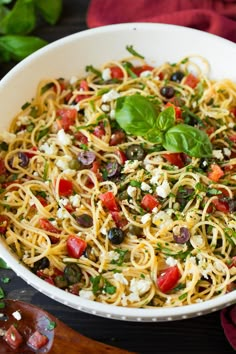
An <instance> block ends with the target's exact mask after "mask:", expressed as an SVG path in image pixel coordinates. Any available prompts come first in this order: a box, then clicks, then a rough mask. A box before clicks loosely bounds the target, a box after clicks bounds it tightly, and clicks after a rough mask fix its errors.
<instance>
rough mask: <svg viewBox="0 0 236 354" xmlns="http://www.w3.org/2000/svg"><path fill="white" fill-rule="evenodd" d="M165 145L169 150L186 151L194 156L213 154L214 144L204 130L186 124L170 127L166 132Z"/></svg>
mask: <svg viewBox="0 0 236 354" xmlns="http://www.w3.org/2000/svg"><path fill="white" fill-rule="evenodd" d="M163 146H164V148H165V149H166V150H168V151H173V152H185V153H186V154H188V155H190V156H194V157H203V156H204V157H208V156H211V155H212V145H211V142H210V140H209V138H208V135H207V134H206V133H205V132H203V131H202V130H199V129H197V128H194V127H192V126H189V125H185V124H178V125H176V126H174V127H172V128H170V129H169V130H168V131H167V132H166V134H165V138H164V142H163Z"/></svg>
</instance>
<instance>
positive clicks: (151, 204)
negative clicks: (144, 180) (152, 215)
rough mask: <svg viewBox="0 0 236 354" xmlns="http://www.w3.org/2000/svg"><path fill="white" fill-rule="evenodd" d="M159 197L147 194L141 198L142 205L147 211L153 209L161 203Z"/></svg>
mask: <svg viewBox="0 0 236 354" xmlns="http://www.w3.org/2000/svg"><path fill="white" fill-rule="evenodd" d="M159 204H160V203H159V201H158V200H157V198H155V197H153V195H151V194H145V196H144V197H143V199H142V200H141V207H142V208H143V209H145V210H147V211H152V210H153V209H154V208H155V207H157V206H158V205H159Z"/></svg>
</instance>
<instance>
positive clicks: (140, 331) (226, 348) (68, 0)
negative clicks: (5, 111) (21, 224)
mask: <svg viewBox="0 0 236 354" xmlns="http://www.w3.org/2000/svg"><path fill="white" fill-rule="evenodd" d="M98 1H101V0H98ZM118 1H119V0H118ZM88 3H89V1H88V0H64V9H63V15H62V18H61V20H60V22H59V23H58V24H57V25H56V26H55V27H50V26H47V25H42V26H41V28H39V29H38V30H37V32H36V34H38V35H40V36H41V37H43V38H44V39H46V40H48V41H49V42H52V41H54V40H56V39H59V38H61V37H64V36H66V35H69V34H72V33H75V32H78V31H81V30H84V29H86V12H87V7H88ZM101 3H102V1H101ZM130 3H131V0H130ZM13 65H14V63H10V64H0V76H1V77H2V76H3V75H4V74H6V73H7V72H8V71H9V70H10V68H11V67H12V66H13ZM16 95H17V92H16ZM0 256H1V255H0ZM5 276H9V277H10V278H11V281H10V282H9V283H8V284H3V283H1V281H0V286H1V287H2V288H4V290H5V292H6V294H7V297H8V298H15V299H20V300H23V301H28V302H31V303H32V304H35V305H37V306H40V307H41V308H43V309H45V310H46V311H48V312H50V313H52V314H53V315H54V316H56V317H58V318H59V319H60V320H61V321H63V322H64V323H65V324H67V325H69V326H70V327H71V328H73V329H74V330H77V331H79V332H80V333H81V334H83V335H86V336H88V337H90V338H93V339H95V340H98V341H101V342H103V343H106V344H111V345H115V346H118V347H120V348H124V349H127V350H130V351H135V352H139V353H141V354H148V353H158V354H162V353H168V354H172V353H177V354H178V353H189V354H190V353H199V354H200V353H201V354H211V353H214V354H225V353H234V350H233V349H232V348H231V347H230V345H229V344H228V342H227V340H226V339H225V336H224V333H223V329H222V327H221V325H220V313H219V312H216V313H212V314H209V315H205V316H202V317H198V318H196V319H189V320H183V321H176V322H171V323H170V322H168V323H132V322H123V321H115V320H109V319H104V318H100V317H95V316H92V315H88V314H86V313H83V312H79V311H77V310H73V309H71V308H69V307H66V306H63V305H61V304H59V303H57V302H55V301H53V300H51V299H49V298H48V297H46V296H44V295H43V294H41V293H38V292H37V291H36V290H35V289H33V288H31V287H30V286H28V285H27V284H26V283H25V282H24V281H23V280H21V279H20V278H18V277H17V276H16V275H15V274H14V273H13V272H12V271H10V270H5V271H4V270H0V279H1V278H3V277H5ZM86 354H89V352H88V351H87V353H86Z"/></svg>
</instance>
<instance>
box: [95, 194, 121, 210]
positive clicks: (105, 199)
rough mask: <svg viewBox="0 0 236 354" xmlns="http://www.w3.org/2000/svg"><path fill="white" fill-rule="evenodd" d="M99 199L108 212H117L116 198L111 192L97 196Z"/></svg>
mask: <svg viewBox="0 0 236 354" xmlns="http://www.w3.org/2000/svg"><path fill="white" fill-rule="evenodd" d="M99 198H100V199H101V201H102V204H103V206H104V207H105V208H107V209H108V210H109V211H119V210H120V208H119V205H118V203H117V201H116V198H115V196H114V194H113V193H112V192H106V193H103V194H100V195H99Z"/></svg>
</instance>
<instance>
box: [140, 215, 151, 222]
mask: <svg viewBox="0 0 236 354" xmlns="http://www.w3.org/2000/svg"><path fill="white" fill-rule="evenodd" d="M150 220H151V214H149V213H147V214H144V215H143V216H142V217H141V223H142V224H146V223H147V222H148V221H150Z"/></svg>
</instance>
